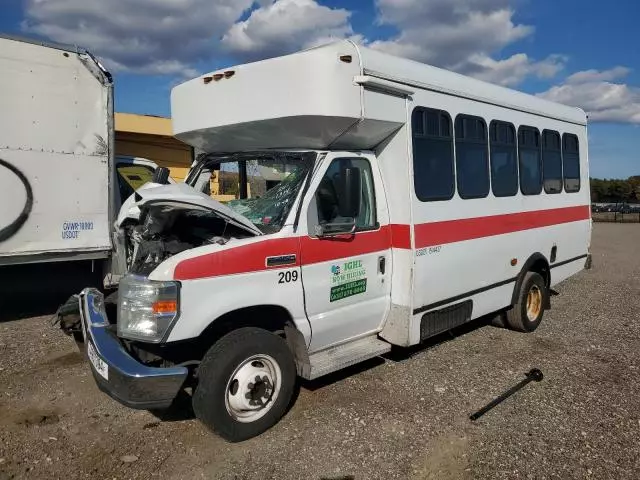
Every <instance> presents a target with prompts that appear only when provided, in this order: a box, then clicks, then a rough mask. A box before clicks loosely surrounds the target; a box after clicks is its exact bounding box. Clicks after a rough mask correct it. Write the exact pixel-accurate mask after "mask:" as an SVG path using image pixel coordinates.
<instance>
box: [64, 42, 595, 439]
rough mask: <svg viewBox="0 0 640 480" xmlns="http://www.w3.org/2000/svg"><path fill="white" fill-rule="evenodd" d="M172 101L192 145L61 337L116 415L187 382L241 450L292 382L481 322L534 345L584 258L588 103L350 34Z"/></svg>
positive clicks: (128, 222)
mask: <svg viewBox="0 0 640 480" xmlns="http://www.w3.org/2000/svg"><path fill="white" fill-rule="evenodd" d="M171 105H172V117H173V126H174V133H175V136H176V137H177V138H178V139H180V140H182V141H184V142H186V143H188V144H190V145H192V146H193V147H194V148H196V149H198V150H199V151H202V152H204V154H202V155H200V156H199V158H198V160H197V161H196V162H195V164H194V166H193V168H192V169H191V172H190V173H189V175H188V177H187V180H186V184H179V185H170V186H157V185H153V184H148V185H146V186H145V187H143V188H141V189H139V190H138V191H137V193H136V195H135V197H133V198H131V199H130V200H129V202H132V203H131V204H130V205H125V206H124V207H123V209H122V211H121V213H120V216H119V218H118V220H117V226H118V232H117V236H118V238H119V239H120V242H121V245H122V246H123V248H124V249H125V250H126V251H128V252H131V254H130V255H127V268H128V272H129V274H128V275H126V276H125V277H123V279H122V280H121V282H120V286H119V290H118V295H117V299H104V298H103V296H102V295H101V294H100V293H99V292H97V291H96V290H93V289H86V290H84V291H83V292H82V293H81V295H80V299H79V313H80V322H79V323H78V324H76V325H75V328H78V329H79V330H78V331H81V332H82V335H83V337H84V338H85V339H86V349H87V353H88V355H89V359H90V360H91V369H92V372H93V376H94V378H95V380H96V382H97V384H98V386H99V387H100V388H101V389H102V390H103V391H105V392H106V393H107V394H109V395H111V396H112V397H113V398H115V399H116V400H118V401H119V402H121V403H123V404H125V405H128V406H131V407H134V408H145V409H147V408H149V409H151V408H165V407H168V406H170V405H171V403H172V402H173V400H174V398H175V397H176V396H177V395H178V393H179V392H180V391H181V390H182V389H183V388H185V387H192V388H193V407H194V410H195V413H196V415H197V417H198V418H199V419H200V420H201V421H202V422H204V424H206V425H207V426H208V427H209V428H211V429H212V430H213V431H215V432H217V433H218V434H220V435H221V436H223V437H224V438H226V439H228V440H231V441H239V440H244V439H247V438H250V437H252V436H254V435H257V434H259V433H261V432H263V431H265V430H266V429H268V428H269V427H271V426H272V425H274V424H275V423H276V422H277V421H278V420H279V418H280V417H281V416H282V415H283V414H284V412H285V410H286V408H287V406H288V405H289V403H290V401H291V398H292V394H293V391H294V384H295V382H296V377H297V376H299V377H302V378H306V379H314V378H318V377H320V376H323V375H326V374H328V373H331V372H334V371H336V370H339V369H341V368H344V367H347V366H349V365H353V364H355V363H358V362H361V361H363V360H366V359H368V358H371V357H374V356H377V355H380V354H383V353H385V352H388V351H389V350H390V349H391V347H392V345H396V346H400V347H408V346H412V345H416V344H418V343H420V342H422V341H424V340H425V339H427V338H430V337H432V336H434V335H437V334H439V333H441V332H444V331H446V330H449V329H451V328H453V327H456V326H458V325H461V324H464V323H465V322H468V321H470V320H472V319H475V318H479V317H482V316H485V315H490V314H491V315H497V316H499V317H500V318H502V319H503V320H504V322H505V323H506V325H507V326H508V327H510V328H512V329H514V330H517V331H521V332H531V331H533V330H535V329H536V328H537V327H538V325H539V324H540V322H541V321H542V317H543V313H544V311H545V310H546V309H548V308H549V307H550V289H551V287H553V286H555V285H556V284H557V283H559V282H561V281H563V280H565V279H566V278H568V277H570V276H572V275H574V274H576V273H578V272H579V271H581V270H582V269H583V268H589V267H590V262H591V257H590V254H589V246H590V235H591V218H590V203H591V202H590V191H589V164H588V150H587V144H588V143H587V134H586V123H587V122H586V115H585V113H584V112H583V111H582V110H579V109H576V108H570V107H566V106H563V105H558V104H555V103H551V102H548V101H546V100H543V99H540V98H537V97H534V96H530V95H525V94H523V93H519V92H515V91H513V90H509V89H506V88H502V87H498V86H495V85H490V84H488V83H484V82H481V81H478V80H474V79H471V78H468V77H464V76H461V75H457V74H455V73H451V72H448V71H445V70H441V69H437V68H434V67H430V66H427V65H423V64H420V63H416V62H412V61H409V60H405V59H402V58H397V57H394V56H390V55H386V54H383V53H381V52H378V51H375V50H371V49H367V48H360V47H358V46H356V45H355V44H353V43H351V42H348V41H343V42H338V43H334V44H331V45H327V46H323V47H318V48H314V49H310V50H307V51H304V52H301V53H298V54H294V55H288V56H285V57H281V58H275V59H271V60H266V61H262V62H258V63H252V64H247V65H239V66H236V67H232V68H228V69H223V70H220V71H216V72H212V73H209V74H206V75H203V76H201V77H198V78H195V79H193V80H191V81H188V82H186V83H184V84H182V85H179V86H177V87H175V88H174V89H173V91H172V97H171ZM214 106H215V108H213V107H214ZM454 146H455V148H454ZM277 165H281V166H286V168H283V167H280V168H281V170H283V171H284V170H286V171H288V172H289V173H288V175H287V177H286V178H285V179H284V180H283V181H281V182H280V183H279V184H278V185H277V186H275V187H273V188H272V189H270V190H268V191H266V192H265V193H264V194H263V195H261V196H260V197H259V198H257V196H255V197H253V198H250V197H252V195H249V194H248V193H249V192H248V191H247V189H246V188H243V187H242V185H243V184H245V182H244V181H243V180H242V179H243V178H246V176H247V173H246V171H247V169H248V168H254V169H258V168H259V167H268V168H271V167H275V166H277ZM225 171H226V172H238V178H239V179H240V180H239V181H240V182H241V184H240V191H241V195H240V196H241V199H239V200H237V201H232V202H228V203H227V204H222V203H219V202H216V201H214V200H212V199H211V198H210V196H209V195H208V191H207V189H208V188H209V185H210V179H211V177H212V175H213V174H214V173H215V172H225ZM243 190H244V191H243ZM133 208H135V209H137V211H138V212H139V213H138V214H137V215H135V216H131V217H130V216H129V215H128V213H127V212H130V211H132V210H133ZM70 305H71V304H70ZM65 323H66V325H67V326H69V325H71V323H70V322H65ZM114 332H116V333H117V335H116V334H114ZM373 394H375V392H372V395H373Z"/></svg>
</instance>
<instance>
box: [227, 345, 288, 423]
mask: <svg viewBox="0 0 640 480" xmlns="http://www.w3.org/2000/svg"><path fill="white" fill-rule="evenodd" d="M281 378H282V372H281V371H280V366H279V365H278V362H276V361H275V360H274V359H273V358H272V357H270V356H269V355H254V356H252V357H249V358H247V359H246V360H245V361H243V362H242V363H241V364H240V365H238V367H237V368H236V369H235V371H234V372H233V374H232V375H231V377H230V378H229V381H228V382H227V388H226V393H225V406H226V407H227V412H229V415H231V416H232V417H233V418H235V419H236V420H237V421H239V422H243V423H249V422H255V421H256V420H258V419H259V418H262V417H263V416H264V415H265V414H266V413H267V412H268V411H269V410H270V409H271V407H272V406H273V404H274V402H275V401H276V399H277V398H278V394H279V393H280V384H281Z"/></svg>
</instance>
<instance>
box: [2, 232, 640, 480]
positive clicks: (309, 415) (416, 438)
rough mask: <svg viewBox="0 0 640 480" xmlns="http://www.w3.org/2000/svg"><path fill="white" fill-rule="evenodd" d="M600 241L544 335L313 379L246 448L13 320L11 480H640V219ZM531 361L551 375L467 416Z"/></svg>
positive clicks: (7, 373)
mask: <svg viewBox="0 0 640 480" xmlns="http://www.w3.org/2000/svg"><path fill="white" fill-rule="evenodd" d="M592 250H593V253H594V269H593V270H591V271H585V272H582V273H581V274H579V275H577V276H576V277H574V278H572V279H570V280H568V281H567V282H565V283H564V284H563V285H560V286H559V287H558V288H557V290H558V291H559V292H560V293H561V295H560V296H558V297H554V299H553V309H552V310H551V311H550V312H547V314H546V315H545V319H544V321H543V323H542V325H541V326H540V328H539V329H538V330H537V331H536V332H534V333H532V334H528V335H524V334H518V333H514V332H510V331H507V330H502V329H498V328H494V327H491V326H485V325H481V324H474V325H472V326H470V327H465V328H464V329H461V330H457V331H456V332H454V334H453V335H445V336H442V337H439V338H438V339H436V340H435V341H432V342H430V343H429V344H428V345H426V346H424V347H422V348H420V349H415V350H412V351H410V352H403V353H402V354H400V355H398V354H396V355H394V356H391V357H389V358H387V359H386V360H384V361H383V360H374V361H370V362H367V363H365V364H364V365H361V366H359V367H358V368H353V369H350V370H348V371H346V372H340V373H338V374H335V375H332V376H330V377H329V378H325V379H321V381H316V382H312V383H305V384H303V386H302V388H301V391H300V394H299V397H298V400H297V402H296V404H295V405H294V407H293V408H292V409H291V411H290V412H289V413H288V414H287V416H286V417H285V418H284V419H283V420H282V421H281V422H280V423H279V424H278V425H277V426H276V427H274V428H273V429H271V430H270V431H268V432H267V433H265V434H263V435H262V436H260V437H259V438H254V439H252V440H249V441H247V442H244V443H241V444H228V443H225V442H224V441H222V440H221V439H219V438H217V437H215V436H212V435H211V434H209V433H208V431H206V430H205V429H204V428H203V427H202V426H201V425H200V424H199V423H198V422H197V421H196V420H194V419H193V415H192V413H190V412H189V409H188V408H184V409H176V410H175V411H174V412H172V414H171V415H165V417H164V418H163V419H159V418H158V417H156V416H154V415H152V414H151V413H149V412H144V411H134V410H129V409H127V408H125V407H122V406H120V405H118V404H117V403H115V402H114V401H112V400H110V399H109V398H107V397H106V396H105V395H103V394H101V393H100V392H99V391H98V389H97V388H96V387H95V385H94V382H93V379H92V378H91V374H90V372H89V367H88V365H87V364H86V363H85V361H84V360H83V357H82V355H80V353H78V352H77V349H76V347H75V344H74V343H73V341H72V340H71V339H70V338H68V337H65V336H63V335H62V333H60V332H59V331H57V330H56V329H53V328H51V327H50V326H49V324H48V318H47V317H33V318H27V319H22V320H16V321H5V322H3V323H0V386H1V388H0V412H1V414H0V480H5V479H11V478H38V479H40V478H42V479H44V478H46V479H53V478H64V479H65V480H70V479H75V478H96V479H102V478H108V479H124V478H139V479H142V478H163V479H183V478H221V479H254V478H260V479H268V478H278V479H318V480H320V479H334V480H337V479H342V480H345V479H354V480H355V479H357V480H360V479H378V478H379V479H391V478H403V479H404V478H409V479H436V478H437V479H454V478H492V479H493V478H509V479H513V478H523V479H534V478H535V479H538V478H540V479H542V478H562V479H565V478H594V479H596V478H597V479H601V478H615V479H627V478H628V479H637V478H640V400H639V399H638V392H640V376H639V373H640V323H639V322H638V319H640V296H639V293H640V227H638V226H637V225H621V224H597V225H595V229H594V237H593V248H592ZM454 337H455V338H454ZM532 367H538V368H540V369H541V370H542V371H543V372H544V375H545V379H544V380H543V381H542V382H541V383H538V384H534V385H529V386H528V387H526V388H525V389H523V390H522V391H520V392H519V393H517V394H516V395H515V396H513V397H511V398H510V399H508V400H507V401H505V402H504V403H503V404H501V405H500V406H498V407H496V408H495V409H494V410H492V411H491V412H489V413H488V414H486V415H485V416H484V417H482V418H481V419H480V420H478V421H477V422H475V423H471V422H470V421H469V420H468V415H469V414H470V413H471V412H473V411H474V410H476V409H477V408H479V407H481V406H482V405H484V404H485V403H486V402H487V401H488V400H490V399H491V398H492V397H493V396H495V395H496V394H498V393H500V392H502V391H503V390H505V389H506V388H508V387H510V386H511V385H513V384H514V383H516V382H517V381H518V380H519V379H520V378H522V375H523V373H524V372H526V371H528V370H529V369H530V368H532Z"/></svg>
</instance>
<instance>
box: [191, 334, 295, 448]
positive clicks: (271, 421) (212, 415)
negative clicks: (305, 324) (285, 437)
mask: <svg viewBox="0 0 640 480" xmlns="http://www.w3.org/2000/svg"><path fill="white" fill-rule="evenodd" d="M254 355H268V356H269V357H271V359H273V360H275V362H277V365H278V367H279V368H280V372H281V378H280V391H279V393H278V395H277V397H276V399H275V401H274V402H273V403H272V404H271V407H270V408H269V410H268V411H267V412H266V413H265V414H264V416H262V417H261V418H258V419H256V420H255V421H251V422H250V423H244V422H241V421H238V420H237V419H236V418H234V416H233V415H232V414H231V413H230V412H229V410H228V408H227V404H226V401H225V400H226V396H227V385H228V384H229V381H230V380H231V377H232V375H233V374H234V372H235V371H236V369H237V368H238V367H239V366H240V365H242V364H243V362H245V361H246V360H247V359H249V358H250V357H252V356H254ZM295 382H296V366H295V363H294V359H293V355H292V354H291V351H290V350H289V347H288V346H287V344H286V343H285V341H284V340H283V339H282V338H280V337H279V336H278V335H276V334H274V333H271V332H268V331H266V330H263V329H261V328H253V327H247V328H240V329H238V330H234V331H232V332H231V333H228V334H227V335H225V336H224V337H222V338H221V339H220V340H218V341H217V342H216V343H215V344H214V345H213V346H212V347H211V348H210V349H209V351H208V352H207V353H206V354H205V356H204V359H203V360H202V363H201V364H200V367H199V369H198V385H197V386H196V389H195V392H194V394H193V410H194V412H195V414H196V417H197V418H198V419H199V420H200V421H201V422H202V423H203V424H205V425H206V426H207V427H208V428H209V429H210V430H212V431H213V432H214V433H216V434H217V435H220V436H221V437H222V438H224V439H226V440H228V441H230V442H240V441H243V440H247V439H249V438H251V437H255V436H256V435H259V434H261V433H262V432H264V431H266V430H268V429H269V428H270V427H272V426H273V425H275V424H276V423H277V422H278V421H279V420H280V418H281V417H282V416H283V415H284V413H285V411H286V409H287V407H288V406H289V403H290V402H291V398H292V396H293V391H294V387H295ZM236 390H237V387H236Z"/></svg>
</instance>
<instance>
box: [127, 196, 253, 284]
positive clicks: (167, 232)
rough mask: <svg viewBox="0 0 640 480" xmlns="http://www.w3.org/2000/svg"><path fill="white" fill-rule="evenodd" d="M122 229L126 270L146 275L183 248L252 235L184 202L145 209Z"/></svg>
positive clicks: (221, 243) (221, 242)
mask: <svg viewBox="0 0 640 480" xmlns="http://www.w3.org/2000/svg"><path fill="white" fill-rule="evenodd" d="M122 228H123V230H124V233H125V238H126V252H127V256H126V258H127V267H128V270H129V272H131V273H135V274H139V275H148V274H149V273H151V272H152V271H153V270H154V269H155V268H156V267H157V266H158V265H159V264H160V263H162V262H163V261H164V260H166V259H167V258H170V257H172V256H173V255H176V254H178V253H180V252H183V251H185V250H189V249H191V248H196V247H200V246H203V245H212V244H220V245H223V244H225V243H227V242H228V241H229V239H231V238H244V237H249V236H251V235H250V234H249V233H248V232H246V231H244V230H242V229H239V228H237V227H235V226H234V225H232V224H230V223H229V222H227V221H226V220H224V219H222V218H221V217H219V216H218V215H216V214H215V213H214V212H212V211H209V210H204V209H199V208H197V207H194V208H190V209H187V208H185V206H184V205H181V206H171V205H161V206H155V207H149V208H145V209H143V210H142V211H141V214H140V221H139V222H137V223H129V224H126V225H123V227H122Z"/></svg>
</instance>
